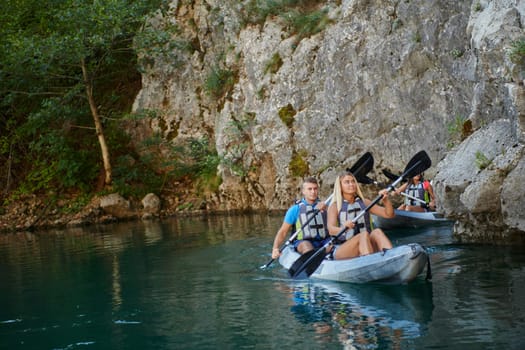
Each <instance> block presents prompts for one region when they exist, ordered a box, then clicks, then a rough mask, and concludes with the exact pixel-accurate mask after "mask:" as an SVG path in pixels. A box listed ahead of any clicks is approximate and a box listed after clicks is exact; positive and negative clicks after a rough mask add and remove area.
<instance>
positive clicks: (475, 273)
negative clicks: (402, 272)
mask: <svg viewBox="0 0 525 350" xmlns="http://www.w3.org/2000/svg"><path fill="white" fill-rule="evenodd" d="M281 221H282V216H281V215H270V216H268V215H242V216H227V217H224V216H211V217H206V218H202V217H199V218H183V219H170V220H165V221H162V222H159V221H155V222H134V223H122V224H115V225H107V226H97V227H86V228H75V229H68V230H50V231H46V232H39V233H17V234H3V235H0V349H286V348H289V349H429V348H431V349H463V350H464V349H523V348H524V347H525V288H524V287H525V253H524V249H523V248H513V247H492V246H473V245H458V244H454V242H453V240H452V237H451V228H450V227H435V228H430V229H425V230H420V231H415V230H413V231H404V232H389V235H390V237H391V239H392V241H393V242H394V244H395V245H399V244H403V243H409V242H418V243H421V244H422V245H424V246H426V247H427V248H428V249H429V251H430V253H431V255H430V256H431V261H432V273H433V279H432V281H431V282H427V281H425V278H424V277H425V274H424V273H423V274H422V275H421V276H420V278H418V279H417V280H415V281H414V282H412V283H410V284H409V285H403V286H382V285H353V284H344V283H327V282H315V281H302V282H297V281H291V280H289V279H288V278H287V275H286V272H285V271H284V270H283V269H282V268H281V267H280V266H279V264H274V265H272V268H270V269H268V270H261V269H260V268H259V267H260V266H261V265H263V264H264V263H266V262H268V261H269V258H270V257H269V253H270V249H271V246H272V240H273V236H274V234H275V232H276V230H277V229H278V227H279V226H280V224H281Z"/></svg>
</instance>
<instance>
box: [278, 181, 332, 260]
mask: <svg viewBox="0 0 525 350" xmlns="http://www.w3.org/2000/svg"><path fill="white" fill-rule="evenodd" d="M301 187H302V195H303V198H302V199H301V200H299V201H297V202H296V203H295V204H294V205H292V206H291V207H290V208H289V209H288V211H287V212H286V215H285V216H284V221H283V223H282V225H281V227H280V228H279V230H278V231H277V234H276V235H275V239H274V241H273V248H272V259H277V258H278V257H279V256H280V255H281V254H280V252H279V246H280V245H281V243H283V242H284V240H285V239H286V236H287V234H288V232H289V231H290V230H291V229H292V228H293V232H292V234H293V233H295V232H298V234H297V237H296V239H295V241H293V243H292V244H293V246H294V248H295V250H296V251H297V252H298V253H300V254H304V253H306V252H308V251H311V250H312V249H314V248H319V247H321V246H322V245H323V244H324V243H325V242H327V241H328V240H329V239H330V236H329V235H328V230H327V228H326V204H325V203H324V202H322V201H320V200H319V198H318V193H319V185H318V183H317V180H316V179H315V178H314V177H308V178H306V179H305V180H304V181H303V184H302V186H301ZM312 216H314V217H312Z"/></svg>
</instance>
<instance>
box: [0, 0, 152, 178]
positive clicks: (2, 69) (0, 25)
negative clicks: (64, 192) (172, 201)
mask: <svg viewBox="0 0 525 350" xmlns="http://www.w3.org/2000/svg"><path fill="white" fill-rule="evenodd" d="M161 1H162V0H2V2H1V4H0V100H1V102H0V113H1V116H2V118H1V120H0V130H2V131H1V132H0V155H2V154H3V155H6V154H9V159H10V161H12V160H13V158H12V157H11V155H12V153H13V145H14V144H23V143H24V141H29V144H30V145H29V148H28V149H25V150H20V153H24V152H36V153H37V154H38V155H37V156H36V157H35V158H37V159H36V160H35V162H34V164H33V165H34V167H38V166H39V165H41V168H40V169H41V170H42V171H41V172H40V173H39V174H38V175H35V176H36V177H37V178H40V179H41V181H44V180H42V177H47V178H52V177H54V176H55V177H56V176H62V177H64V176H65V177H66V178H69V179H70V180H71V181H74V180H72V179H74V177H75V176H80V175H82V173H83V172H84V171H85V170H86V169H83V168H82V167H83V164H84V162H83V157H85V159H88V158H89V157H92V155H90V154H88V153H92V152H91V149H92V147H93V146H94V145H95V144H96V143H98V147H99V150H100V153H99V154H100V155H101V159H102V163H103V169H104V184H105V185H106V186H107V185H110V184H111V183H112V166H111V157H110V150H109V147H108V140H107V135H106V134H105V125H106V123H107V122H108V120H110V119H111V117H112V114H113V113H114V112H115V111H118V112H119V113H121V114H122V110H119V109H121V108H122V106H121V105H119V103H121V102H119V97H121V96H119V95H122V94H125V93H123V92H122V91H119V89H121V90H122V89H123V88H122V85H125V81H121V80H124V79H126V76H127V75H129V73H130V72H134V73H135V74H137V75H138V73H137V58H136V52H135V50H134V48H133V39H134V37H135V36H136V34H137V33H138V32H139V31H140V30H141V29H143V28H144V24H145V23H146V19H147V17H148V16H149V15H151V13H152V11H155V10H158V9H159V8H160V6H161ZM129 98H132V97H129ZM89 119H91V122H90V121H89ZM73 129H74V130H76V131H74V132H73V131H72V130H73ZM4 130H5V132H4ZM80 130H82V131H83V132H86V130H89V132H91V135H93V131H94V135H96V140H97V141H96V143H93V142H92V141H91V140H90V139H89V138H86V137H79V135H80V133H81V131H80ZM21 147H22V146H21ZM68 150H69V151H70V153H69V156H68V155H67V154H68V153H67V151H68ZM24 156H26V157H27V154H25V155H24ZM99 159H100V158H99ZM10 164H11V163H10ZM84 165H85V164H84ZM44 170H45V171H44ZM90 171H91V172H92V171H93V170H90Z"/></svg>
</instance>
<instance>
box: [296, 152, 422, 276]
mask: <svg viewBox="0 0 525 350" xmlns="http://www.w3.org/2000/svg"><path fill="white" fill-rule="evenodd" d="M431 164H432V161H431V160H430V158H429V157H428V155H427V153H426V152H425V151H420V152H418V153H417V154H416V155H415V156H414V157H412V159H411V160H410V161H409V162H408V164H407V166H406V167H405V171H404V172H403V174H401V175H400V176H399V177H398V178H397V179H396V180H395V181H394V182H393V183H392V184H390V185H389V186H388V187H387V188H386V189H387V190H388V191H393V190H395V187H396V185H397V184H399V183H400V182H401V181H402V180H403V179H404V178H409V177H413V176H415V175H417V174H419V173H422V172H423V171H425V170H427V169H428V168H430V165H431ZM354 176H355V175H354ZM381 198H383V196H382V195H378V196H377V197H376V198H375V199H374V200H373V201H372V202H371V203H370V204H369V205H368V206H367V207H366V208H365V209H363V210H361V212H359V214H358V215H357V216H356V217H354V218H353V219H352V222H353V223H356V222H357V221H358V220H359V219H360V218H361V217H362V216H363V215H365V213H366V212H367V211H369V210H370V208H372V207H373V206H374V205H376V204H377V203H378V202H379V201H380V200H381ZM347 230H348V228H347V227H345V228H343V229H342V230H341V231H340V232H338V233H337V235H335V236H332V237H331V238H330V240H329V241H328V242H326V243H325V244H324V245H323V246H322V247H320V248H318V249H315V250H311V251H309V252H307V253H305V254H303V255H301V256H300V257H299V258H298V259H297V260H296V261H295V262H294V263H293V265H292V266H291V267H290V269H289V270H288V273H289V275H290V277H292V278H294V279H302V278H307V277H310V275H311V274H312V273H314V272H315V270H317V268H318V267H319V265H321V263H322V262H323V260H324V258H325V256H326V248H327V247H328V246H329V245H331V244H333V243H334V242H335V241H336V240H337V239H338V238H339V237H340V236H342V235H343V234H344V233H345V232H346V231H347Z"/></svg>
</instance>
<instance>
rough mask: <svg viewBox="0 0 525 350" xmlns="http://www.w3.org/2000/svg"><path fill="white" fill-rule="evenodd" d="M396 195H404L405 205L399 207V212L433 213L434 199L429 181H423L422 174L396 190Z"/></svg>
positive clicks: (434, 207) (434, 208)
mask: <svg viewBox="0 0 525 350" xmlns="http://www.w3.org/2000/svg"><path fill="white" fill-rule="evenodd" d="M396 193H397V194H403V193H404V194H405V203H403V204H402V205H401V206H399V208H398V209H400V210H408V211H417V212H425V211H429V210H430V211H434V210H436V198H435V196H434V189H433V188H432V185H431V184H430V181H428V180H424V179H423V174H418V175H416V176H414V177H413V178H411V179H410V180H409V181H408V182H407V183H405V184H403V185H401V186H399V188H397V189H396Z"/></svg>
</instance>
